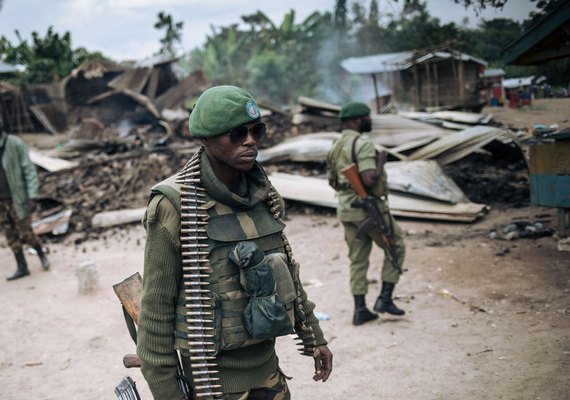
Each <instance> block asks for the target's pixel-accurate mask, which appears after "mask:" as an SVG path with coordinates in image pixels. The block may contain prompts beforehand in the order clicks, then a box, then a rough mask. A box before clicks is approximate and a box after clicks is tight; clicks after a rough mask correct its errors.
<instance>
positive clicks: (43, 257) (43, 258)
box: [34, 245, 51, 271]
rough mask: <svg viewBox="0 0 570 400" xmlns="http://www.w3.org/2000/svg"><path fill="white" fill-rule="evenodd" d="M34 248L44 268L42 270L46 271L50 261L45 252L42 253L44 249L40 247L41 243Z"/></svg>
mask: <svg viewBox="0 0 570 400" xmlns="http://www.w3.org/2000/svg"><path fill="white" fill-rule="evenodd" d="M34 249H35V250H36V252H37V253H38V257H39V258H40V262H41V263H42V268H43V269H44V271H47V270H48V269H49V267H50V265H51V263H50V262H49V260H48V258H47V256H46V253H44V249H42V246H41V245H40V246H38V247H34Z"/></svg>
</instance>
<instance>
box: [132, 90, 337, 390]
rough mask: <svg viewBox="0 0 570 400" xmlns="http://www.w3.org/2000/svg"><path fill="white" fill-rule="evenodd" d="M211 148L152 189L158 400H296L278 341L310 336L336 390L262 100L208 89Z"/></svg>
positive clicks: (152, 373) (146, 298)
mask: <svg viewBox="0 0 570 400" xmlns="http://www.w3.org/2000/svg"><path fill="white" fill-rule="evenodd" d="M189 130H190V133H191V135H192V136H194V137H197V138H200V140H201V143H202V146H201V148H200V149H199V150H198V151H197V152H196V153H195V154H194V155H193V156H192V157H191V158H190V160H189V161H188V163H187V164H186V165H185V166H184V167H183V168H182V170H181V171H180V172H179V173H177V174H176V175H174V176H172V177H170V178H168V179H166V180H165V181H163V182H161V183H159V184H157V185H156V186H154V187H153V188H152V190H151V195H150V199H149V202H148V206H147V210H146V213H145V216H144V219H143V224H144V227H145V230H146V233H147V239H146V245H145V259H144V274H143V295H142V303H141V313H140V320H139V327H138V338H137V353H138V355H139V356H140V358H141V360H142V367H141V369H142V373H143V375H144V377H145V379H146V380H147V382H148V385H149V387H150V389H151V391H152V394H153V396H154V398H155V399H159V400H160V399H164V400H172V399H182V398H194V397H192V396H196V397H197V398H205V399H214V398H220V399H247V398H255V399H290V398H291V395H290V393H289V389H288V387H287V383H286V376H285V375H284V374H283V372H282V371H281V369H280V367H279V364H278V358H277V355H276V352H275V338H276V337H277V336H282V335H287V334H290V333H294V334H296V335H297V336H298V340H299V345H300V347H299V350H300V352H301V354H303V355H307V356H310V357H311V358H312V359H313V360H314V364H315V374H314V376H313V379H314V380H315V381H323V382H324V381H326V380H327V379H328V377H329V375H330V373H331V371H332V353H331V352H330V350H329V349H328V347H327V341H326V340H325V338H324V335H323V332H322V331H321V329H320V327H319V322H318V319H317V318H316V317H315V315H314V313H313V310H314V307H315V305H314V304H313V303H311V302H310V301H309V300H308V299H307V294H306V292H305V290H304V289H303V286H302V285H301V281H300V278H299V264H298V263H296V262H295V260H294V259H293V254H292V249H291V246H290V244H289V242H288V241H287V238H286V236H285V235H284V233H283V229H284V227H285V225H284V223H283V221H282V216H283V207H284V202H283V200H282V198H281V197H280V196H279V194H278V193H277V192H276V191H275V188H273V186H272V185H271V182H270V181H269V180H268V178H267V175H266V174H265V171H264V170H263V168H262V167H261V166H260V165H259V164H258V163H257V162H256V157H257V148H258V144H259V142H260V141H261V140H262V139H263V137H264V134H265V131H266V127H265V124H264V123H263V122H262V121H261V118H260V111H259V108H258V106H257V104H256V102H255V100H254V99H253V97H252V96H251V95H250V94H249V93H248V92H247V91H245V90H243V89H241V88H238V87H235V86H216V87H212V88H210V89H208V90H206V91H205V92H204V93H203V94H202V95H201V96H200V97H199V99H198V101H197V103H196V105H195V106H194V108H193V110H192V112H191V115H190V120H189Z"/></svg>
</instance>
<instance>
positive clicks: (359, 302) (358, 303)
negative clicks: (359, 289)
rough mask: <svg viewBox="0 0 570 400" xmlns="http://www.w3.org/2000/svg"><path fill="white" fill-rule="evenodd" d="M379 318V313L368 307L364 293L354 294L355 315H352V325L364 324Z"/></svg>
mask: <svg viewBox="0 0 570 400" xmlns="http://www.w3.org/2000/svg"><path fill="white" fill-rule="evenodd" d="M377 318H378V314H374V313H373V312H371V311H370V310H369V309H368V308H366V301H365V300H364V295H363V294H359V295H355V296H354V317H352V325H362V324H364V323H365V322H368V321H374V320H375V319H377Z"/></svg>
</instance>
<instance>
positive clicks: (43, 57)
mask: <svg viewBox="0 0 570 400" xmlns="http://www.w3.org/2000/svg"><path fill="white" fill-rule="evenodd" d="M16 37H17V38H18V41H19V43H18V44H13V43H11V42H10V41H9V40H8V39H7V38H6V37H5V36H2V37H1V38H0V58H1V59H4V60H5V61H6V62H8V63H11V64H20V65H23V66H24V67H26V71H25V72H24V73H23V74H22V75H20V76H18V77H17V78H15V79H14V80H13V81H14V83H16V84H27V83H32V84H36V83H48V82H53V81H58V80H60V79H62V78H63V77H65V76H67V75H68V74H69V73H70V72H71V71H72V70H73V69H74V68H76V67H78V66H79V65H81V64H82V63H83V62H85V61H90V60H104V59H105V57H104V56H103V55H102V54H101V53H99V52H96V53H90V52H88V51H87V50H86V49H83V48H78V49H75V50H73V49H72V47H71V34H70V33H69V32H65V33H64V34H63V35H59V34H58V33H55V32H54V31H53V27H51V26H50V27H49V29H48V30H47V33H46V36H45V37H43V38H42V37H40V35H39V34H38V33H37V32H32V38H31V43H28V41H27V40H25V39H23V38H22V36H21V35H20V33H19V32H18V31H16Z"/></svg>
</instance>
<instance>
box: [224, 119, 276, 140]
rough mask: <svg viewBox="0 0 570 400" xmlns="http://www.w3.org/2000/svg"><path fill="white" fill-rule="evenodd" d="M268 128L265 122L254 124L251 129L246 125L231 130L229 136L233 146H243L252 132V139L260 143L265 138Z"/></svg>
mask: <svg viewBox="0 0 570 400" xmlns="http://www.w3.org/2000/svg"><path fill="white" fill-rule="evenodd" d="M266 129H267V128H266V126H265V124H264V123H263V122H258V123H256V124H254V125H253V126H252V127H251V128H248V127H247V126H246V125H240V126H236V127H235V128H232V129H230V131H229V132H228V136H229V137H230V141H231V142H232V144H242V143H243V142H245V141H246V140H247V135H248V133H249V132H251V137H252V138H253V140H255V141H256V142H259V141H260V140H261V139H263V137H264V136H265V131H266Z"/></svg>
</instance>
